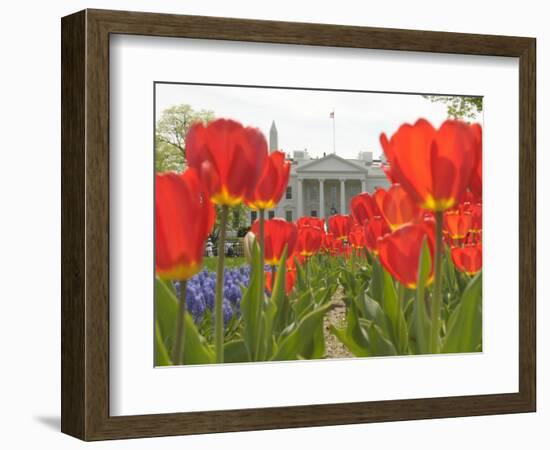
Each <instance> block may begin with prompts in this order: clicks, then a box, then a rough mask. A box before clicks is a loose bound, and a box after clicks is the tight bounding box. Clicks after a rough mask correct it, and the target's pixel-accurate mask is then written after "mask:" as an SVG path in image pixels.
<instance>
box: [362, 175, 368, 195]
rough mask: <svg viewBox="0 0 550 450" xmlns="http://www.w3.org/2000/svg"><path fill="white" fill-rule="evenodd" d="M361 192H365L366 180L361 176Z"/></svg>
mask: <svg viewBox="0 0 550 450" xmlns="http://www.w3.org/2000/svg"><path fill="white" fill-rule="evenodd" d="M361 192H367V180H365V179H364V178H361Z"/></svg>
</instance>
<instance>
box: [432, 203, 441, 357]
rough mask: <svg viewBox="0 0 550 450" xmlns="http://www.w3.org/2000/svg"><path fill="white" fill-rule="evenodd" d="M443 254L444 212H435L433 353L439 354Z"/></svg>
mask: <svg viewBox="0 0 550 450" xmlns="http://www.w3.org/2000/svg"><path fill="white" fill-rule="evenodd" d="M442 253H443V212H442V211H436V212H435V257H434V259H435V261H434V278H435V279H434V291H433V297H432V311H431V320H432V330H431V331H432V333H431V350H432V353H439V351H440V348H439V347H440V345H439V344H440V342H439V333H440V330H441V275H442V273H441V272H442V271H441V255H442Z"/></svg>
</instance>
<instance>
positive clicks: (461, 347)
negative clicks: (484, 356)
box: [441, 272, 482, 353]
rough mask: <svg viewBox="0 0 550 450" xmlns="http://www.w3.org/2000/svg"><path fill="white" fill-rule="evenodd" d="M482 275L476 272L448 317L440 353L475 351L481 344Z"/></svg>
mask: <svg viewBox="0 0 550 450" xmlns="http://www.w3.org/2000/svg"><path fill="white" fill-rule="evenodd" d="M481 293H482V276H481V272H480V273H478V274H477V275H476V276H475V277H474V278H472V280H471V281H470V283H469V284H468V286H466V289H465V290H464V293H463V294H462V298H461V300H460V303H459V304H458V306H457V307H456V308H455V310H454V311H453V312H452V314H451V317H450V318H449V324H448V329H447V334H446V335H445V338H444V341H443V346H442V349H441V351H442V353H465V352H477V351H478V348H479V347H480V345H481V335H482V317H481V314H482V311H481V306H482V305H481Z"/></svg>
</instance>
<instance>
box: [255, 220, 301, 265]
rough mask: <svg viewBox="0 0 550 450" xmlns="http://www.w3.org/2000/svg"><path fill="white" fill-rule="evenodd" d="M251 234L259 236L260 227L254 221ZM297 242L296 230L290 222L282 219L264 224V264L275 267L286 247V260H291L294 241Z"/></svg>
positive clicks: (294, 245)
mask: <svg viewBox="0 0 550 450" xmlns="http://www.w3.org/2000/svg"><path fill="white" fill-rule="evenodd" d="M252 232H253V233H254V234H255V235H256V236H259V233H260V226H259V222H258V221H257V220H256V221H255V222H254V223H253V224H252ZM297 240H298V229H297V227H296V225H294V224H293V223H292V222H287V221H286V220H284V219H277V218H275V219H269V220H266V221H265V222H264V254H265V263H266V264H269V265H271V266H277V265H278V264H279V261H280V260H281V257H282V255H283V250H284V248H285V246H286V247H287V258H292V255H293V254H294V249H295V247H296V241H297Z"/></svg>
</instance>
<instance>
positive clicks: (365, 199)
mask: <svg viewBox="0 0 550 450" xmlns="http://www.w3.org/2000/svg"><path fill="white" fill-rule="evenodd" d="M350 206H351V215H352V216H353V218H354V220H355V221H356V222H357V223H358V224H359V225H364V224H365V222H366V221H367V220H369V219H371V218H373V217H374V216H380V215H381V213H380V210H379V209H378V205H377V204H376V201H375V200H374V198H373V197H372V196H371V195H370V194H369V193H368V192H363V193H361V194H359V195H356V196H355V197H353V198H352V199H351V205H350Z"/></svg>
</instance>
